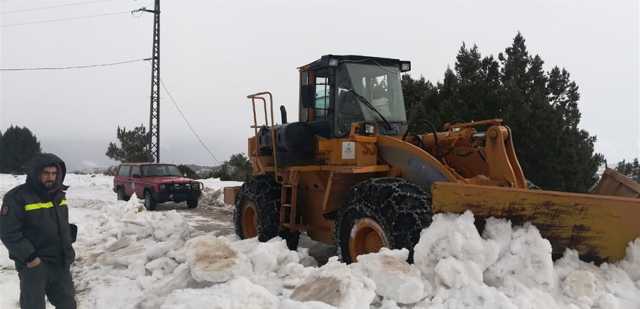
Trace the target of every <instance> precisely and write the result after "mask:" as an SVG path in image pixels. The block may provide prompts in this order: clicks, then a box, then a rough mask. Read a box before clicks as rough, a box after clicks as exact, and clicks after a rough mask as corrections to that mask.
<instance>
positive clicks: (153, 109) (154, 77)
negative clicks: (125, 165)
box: [131, 0, 160, 162]
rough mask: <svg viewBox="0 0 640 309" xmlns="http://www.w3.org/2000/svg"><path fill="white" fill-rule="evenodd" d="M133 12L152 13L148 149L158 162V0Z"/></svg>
mask: <svg viewBox="0 0 640 309" xmlns="http://www.w3.org/2000/svg"><path fill="white" fill-rule="evenodd" d="M134 12H147V13H153V49H152V52H151V104H150V106H149V151H150V152H151V155H152V157H153V160H154V161H155V162H160V0H155V5H154V8H153V10H149V9H147V8H146V7H142V8H140V9H137V10H135V11H132V12H131V13H134Z"/></svg>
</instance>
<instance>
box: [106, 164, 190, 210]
mask: <svg viewBox="0 0 640 309" xmlns="http://www.w3.org/2000/svg"><path fill="white" fill-rule="evenodd" d="M202 189H203V185H202V183H201V182H198V181H195V180H193V179H190V178H186V177H183V176H182V173H180V170H179V169H178V167H177V166H175V165H173V164H162V163H124V164H120V166H118V169H117V170H116V176H115V177H113V192H115V193H116V194H117V195H118V200H125V201H128V200H129V198H130V197H131V196H133V194H135V195H136V196H137V197H138V198H144V207H145V208H147V209H148V210H154V209H155V208H156V205H157V203H164V202H168V201H174V202H184V201H186V202H187V206H189V208H196V207H198V198H199V197H200V194H201V193H202Z"/></svg>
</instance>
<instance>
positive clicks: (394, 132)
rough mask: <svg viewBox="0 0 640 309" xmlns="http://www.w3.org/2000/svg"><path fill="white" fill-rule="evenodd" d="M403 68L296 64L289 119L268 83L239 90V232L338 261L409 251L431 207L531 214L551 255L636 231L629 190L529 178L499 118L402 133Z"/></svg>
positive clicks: (350, 61)
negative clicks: (580, 190)
mask: <svg viewBox="0 0 640 309" xmlns="http://www.w3.org/2000/svg"><path fill="white" fill-rule="evenodd" d="M410 68H411V63H410V62H408V61H400V60H398V59H389V58H377V57H366V56H337V55H326V56H323V57H321V58H320V59H319V60H317V61H314V62H312V63H310V64H307V65H304V66H302V67H300V68H299V72H300V88H299V89H300V97H299V98H300V99H299V114H298V119H299V121H298V122H291V123H289V122H287V117H286V110H285V109H284V107H280V112H281V123H280V124H276V123H275V120H274V112H273V98H272V95H271V93H269V92H261V93H256V94H252V95H249V96H248V99H249V100H250V101H251V103H252V107H253V125H252V128H253V129H254V136H252V137H250V138H249V139H248V154H249V157H250V160H251V163H252V165H253V172H254V173H253V177H251V179H249V180H248V181H247V182H245V183H244V184H243V185H242V187H228V188H225V190H224V193H225V194H224V198H225V202H227V203H228V204H232V205H235V212H234V224H235V230H236V233H237V234H238V236H240V237H241V238H251V237H258V239H259V240H260V241H267V240H269V239H271V238H273V237H276V236H281V237H283V238H284V239H286V240H287V244H288V246H289V247H290V248H295V247H296V246H297V243H298V237H299V235H300V233H301V232H305V233H307V234H308V236H309V237H310V238H311V239H313V240H316V241H320V242H324V243H327V244H335V245H336V246H337V248H338V255H339V256H340V258H341V259H342V260H343V261H344V262H347V263H349V262H354V261H356V259H357V257H358V255H361V254H366V253H371V252H376V251H378V250H379V249H380V248H381V247H388V248H408V249H410V250H412V248H413V246H414V245H415V244H416V243H417V241H418V239H419V236H420V231H421V230H422V229H423V228H426V227H428V226H429V224H430V223H431V218H432V216H433V214H436V213H444V212H450V213H462V212H464V211H466V210H471V211H472V212H473V213H474V215H475V216H476V221H477V225H478V227H479V229H482V228H483V222H484V220H485V219H486V218H488V217H497V218H506V219H509V220H511V221H512V223H513V224H522V223H524V222H531V223H533V224H534V225H536V226H537V227H538V229H539V230H540V232H541V233H542V235H543V236H544V237H545V238H547V239H549V240H550V241H551V244H552V247H553V254H554V255H555V256H559V255H561V254H562V253H563V251H564V250H565V249H566V248H572V249H576V250H578V251H579V253H580V254H581V256H582V258H583V259H586V260H590V261H595V262H603V261H615V260H617V259H620V258H622V257H623V256H624V254H625V248H626V245H627V243H628V242H629V241H632V240H633V239H635V238H637V237H640V199H634V198H624V197H610V196H601V195H589V194H574V193H563V192H553V191H542V190H534V189H529V188H528V185H527V180H526V178H525V176H524V174H523V171H522V168H521V167H520V164H519V163H518V159H517V157H516V152H515V150H514V146H513V138H514V137H513V136H512V134H511V131H510V130H509V128H508V127H507V126H505V125H504V124H503V123H502V121H501V120H500V119H491V120H484V121H478V122H471V123H458V124H453V125H447V126H445V128H444V130H443V131H441V132H438V131H436V129H435V128H432V130H431V131H429V132H424V133H422V134H411V135H409V134H407V131H408V124H407V111H406V110H405V102H404V97H403V94H402V87H401V84H400V80H401V74H402V73H403V72H407V71H409V70H410ZM263 116H264V117H263ZM262 119H264V122H262ZM541 146H542V145H541Z"/></svg>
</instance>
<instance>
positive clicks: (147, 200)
mask: <svg viewBox="0 0 640 309" xmlns="http://www.w3.org/2000/svg"><path fill="white" fill-rule="evenodd" d="M157 205H158V203H157V202H156V201H155V200H154V199H153V195H151V191H149V190H145V191H144V208H146V209H147V210H156V206H157Z"/></svg>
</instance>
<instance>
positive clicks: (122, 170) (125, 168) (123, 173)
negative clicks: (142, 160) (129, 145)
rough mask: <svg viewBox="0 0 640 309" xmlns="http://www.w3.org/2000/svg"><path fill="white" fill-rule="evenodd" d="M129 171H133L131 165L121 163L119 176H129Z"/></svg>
mask: <svg viewBox="0 0 640 309" xmlns="http://www.w3.org/2000/svg"><path fill="white" fill-rule="evenodd" d="M129 171H131V166H129V165H121V166H120V169H118V176H129Z"/></svg>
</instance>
